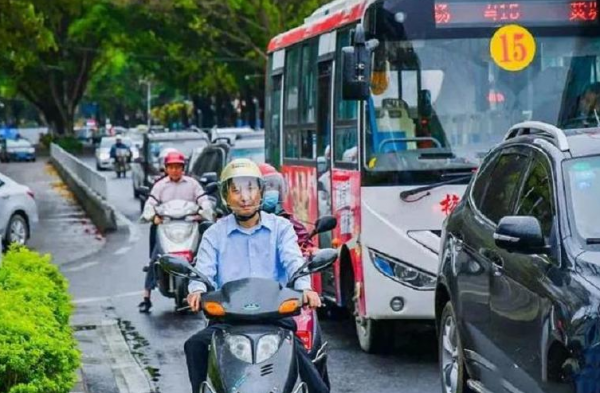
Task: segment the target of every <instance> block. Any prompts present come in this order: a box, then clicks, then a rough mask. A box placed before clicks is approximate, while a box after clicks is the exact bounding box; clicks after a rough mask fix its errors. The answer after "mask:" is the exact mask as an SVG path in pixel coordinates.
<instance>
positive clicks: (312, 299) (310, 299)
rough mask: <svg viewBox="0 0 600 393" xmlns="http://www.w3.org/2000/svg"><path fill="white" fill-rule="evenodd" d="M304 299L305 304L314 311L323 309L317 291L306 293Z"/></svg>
mask: <svg viewBox="0 0 600 393" xmlns="http://www.w3.org/2000/svg"><path fill="white" fill-rule="evenodd" d="M302 299H303V302H304V304H307V305H308V306H309V307H310V308H312V309H315V308H318V307H321V296H319V294H318V293H316V292H315V291H308V290H307V291H304V295H303V297H302Z"/></svg>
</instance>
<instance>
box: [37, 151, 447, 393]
mask: <svg viewBox="0 0 600 393" xmlns="http://www.w3.org/2000/svg"><path fill="white" fill-rule="evenodd" d="M84 160H85V161H86V163H88V165H90V166H91V167H94V166H95V165H94V160H93V158H90V157H88V158H85V159H84ZM103 174H105V175H106V176H107V177H108V178H109V179H110V182H109V199H110V202H111V203H112V204H113V205H114V206H115V207H117V209H118V210H120V211H121V212H122V213H123V214H124V215H125V216H126V217H128V218H129V219H130V220H132V221H133V223H132V225H133V229H134V232H133V234H132V235H126V234H116V235H109V236H108V237H107V242H106V245H105V246H104V248H103V249H102V250H101V251H100V252H96V253H93V254H92V255H90V256H88V257H84V258H82V259H79V260H78V261H76V263H75V264H74V265H73V266H71V267H70V268H69V269H67V271H66V272H65V274H66V275H67V277H68V278H69V280H70V283H71V292H72V294H73V295H74V298H75V302H76V304H77V305H78V307H79V308H80V309H81V310H85V312H87V313H97V314H99V315H106V314H108V313H110V314H111V315H116V317H117V318H119V319H120V320H121V323H122V326H123V327H126V328H128V331H129V334H128V335H127V336H128V338H130V346H131V348H132V349H133V350H134V352H136V353H137V354H138V356H139V357H140V358H141V360H142V363H143V364H144V365H145V367H146V368H147V370H149V372H150V373H151V374H152V375H153V376H154V383H155V385H156V387H157V388H158V389H157V390H158V391H160V392H169V393H186V392H189V384H188V380H187V370H186V366H185V358H184V355H183V343H184V341H185V340H186V339H187V337H189V336H190V335H192V334H193V333H194V332H196V331H197V330H198V329H200V328H201V327H202V326H203V324H204V322H203V320H202V319H200V318H199V317H198V316H196V315H177V314H175V313H174V312H173V309H174V306H173V302H172V300H168V299H164V298H162V297H161V296H160V294H158V293H155V294H154V296H153V302H154V308H153V311H152V313H151V314H149V315H144V314H140V313H139V312H138V311H137V307H136V306H137V303H138V302H139V301H140V300H141V289H142V287H143V277H144V276H143V273H142V267H143V266H144V265H145V264H146V263H147V257H148V227H147V226H146V225H142V224H139V223H137V219H138V217H139V211H140V210H139V209H140V207H139V202H138V201H137V200H135V199H134V198H133V189H132V184H131V179H130V178H127V179H116V178H115V175H114V173H113V172H103ZM25 177H26V176H25ZM89 244H90V247H91V244H92V243H91V242H89ZM79 247H84V248H85V245H80V246H79ZM322 326H323V330H324V333H325V339H326V340H327V341H329V343H330V351H329V354H330V359H329V372H330V378H331V382H332V391H333V392H357V393H358V392H381V393H392V392H394V393H396V392H405V393H417V392H418V393H437V392H439V391H440V387H439V376H438V370H437V351H436V349H435V347H436V344H435V336H434V334H433V333H431V332H430V333H420V334H414V335H411V336H410V337H404V338H403V340H402V341H403V342H404V344H402V345H400V346H398V348H396V349H395V350H394V351H393V352H392V353H391V354H389V355H385V356H383V355H368V354H365V353H363V352H362V351H361V350H360V348H359V347H358V344H357V343H356V339H355V337H354V328H353V323H352V322H351V321H349V320H345V321H340V320H335V321H334V320H327V321H322Z"/></svg>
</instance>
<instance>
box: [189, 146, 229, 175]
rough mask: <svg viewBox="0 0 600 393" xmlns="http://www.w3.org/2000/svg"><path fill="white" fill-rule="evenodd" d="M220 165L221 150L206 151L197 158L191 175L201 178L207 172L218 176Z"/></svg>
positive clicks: (221, 158)
mask: <svg viewBox="0 0 600 393" xmlns="http://www.w3.org/2000/svg"><path fill="white" fill-rule="evenodd" d="M222 163H223V153H222V152H221V149H219V148H214V149H207V150H205V151H204V152H203V153H202V154H201V155H200V157H198V160H197V161H196V163H195V164H194V168H193V169H192V173H193V174H195V175H197V176H202V175H203V174H205V173H207V172H216V173H217V174H220V172H221V169H222V168H221V166H222Z"/></svg>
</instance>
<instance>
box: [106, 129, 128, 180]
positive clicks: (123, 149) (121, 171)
mask: <svg viewBox="0 0 600 393" xmlns="http://www.w3.org/2000/svg"><path fill="white" fill-rule="evenodd" d="M131 156H132V153H131V148H130V147H129V146H127V145H126V144H125V143H123V139H121V138H120V137H117V140H116V142H115V144H114V145H113V146H112V147H111V148H110V158H112V160H113V166H114V170H115V172H116V173H117V178H120V177H121V176H123V177H127V170H128V169H129V163H130V162H131Z"/></svg>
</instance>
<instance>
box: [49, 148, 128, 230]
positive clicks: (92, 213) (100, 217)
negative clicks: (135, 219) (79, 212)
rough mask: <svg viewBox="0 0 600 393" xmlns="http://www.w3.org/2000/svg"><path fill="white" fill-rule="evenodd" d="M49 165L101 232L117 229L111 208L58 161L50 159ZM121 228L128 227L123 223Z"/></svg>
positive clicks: (113, 211) (114, 214)
mask: <svg viewBox="0 0 600 393" xmlns="http://www.w3.org/2000/svg"><path fill="white" fill-rule="evenodd" d="M50 163H52V165H53V166H54V168H56V171H57V172H58V174H59V175H60V177H61V178H62V180H63V181H64V182H65V183H66V185H67V186H68V187H69V189H70V190H71V192H73V194H74V195H75V198H77V201H78V202H79V204H80V205H81V207H83V209H84V210H85V211H86V213H87V214H88V215H89V217H90V219H91V220H92V221H93V222H94V224H95V225H96V226H97V227H98V228H99V229H100V230H101V231H102V232H114V231H116V230H118V229H119V225H118V223H117V214H116V213H115V209H114V208H113V207H112V206H110V205H109V204H108V203H107V202H106V201H105V200H104V199H103V198H102V197H100V196H99V195H98V194H96V193H95V192H94V191H92V189H90V188H89V187H88V186H87V185H85V184H84V183H83V182H82V181H81V180H79V178H77V176H75V175H74V174H73V173H72V172H71V171H70V170H69V169H68V168H64V167H63V166H62V165H60V163H59V162H58V161H56V160H55V159H53V158H50ZM120 221H122V220H120ZM122 227H127V228H129V227H130V226H129V225H127V224H126V223H125V224H124V225H123V224H122Z"/></svg>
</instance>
